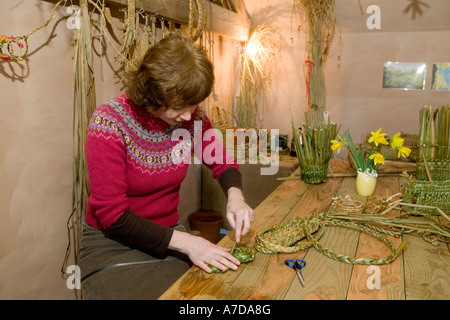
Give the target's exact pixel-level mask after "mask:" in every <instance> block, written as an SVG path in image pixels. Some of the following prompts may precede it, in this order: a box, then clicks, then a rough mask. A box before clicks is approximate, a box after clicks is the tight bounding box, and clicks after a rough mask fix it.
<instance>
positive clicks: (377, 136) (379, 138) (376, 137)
mask: <svg viewBox="0 0 450 320" xmlns="http://www.w3.org/2000/svg"><path fill="white" fill-rule="evenodd" d="M380 131H381V128H380V129H378V130H377V132H371V134H372V136H371V137H370V138H369V143H372V142H373V143H375V146H377V147H378V145H379V144H380V143H381V144H385V145H388V144H389V142H387V140H386V137H385V136H386V133H380Z"/></svg>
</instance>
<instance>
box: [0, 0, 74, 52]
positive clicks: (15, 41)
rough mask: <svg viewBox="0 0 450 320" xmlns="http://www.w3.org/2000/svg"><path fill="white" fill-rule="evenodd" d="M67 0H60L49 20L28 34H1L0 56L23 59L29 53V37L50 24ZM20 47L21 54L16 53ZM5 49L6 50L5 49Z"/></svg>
mask: <svg viewBox="0 0 450 320" xmlns="http://www.w3.org/2000/svg"><path fill="white" fill-rule="evenodd" d="M66 1H67V0H60V1H58V2H57V3H56V4H55V5H54V7H53V9H52V11H51V13H50V17H49V18H48V19H47V21H46V22H45V23H44V24H42V25H41V26H39V27H37V28H35V29H34V30H32V31H30V32H28V33H27V34H24V35H22V36H19V37H14V36H9V37H8V36H5V35H2V36H0V58H1V59H2V60H4V61H22V60H23V59H24V58H25V57H26V55H27V54H28V51H29V50H28V38H29V37H30V36H31V35H33V34H34V33H35V32H37V31H39V30H41V29H42V28H45V27H47V26H48V24H49V23H50V22H51V21H52V20H53V19H54V18H55V16H54V14H55V11H56V9H57V8H58V7H59V6H60V5H61V3H63V2H66ZM15 47H16V49H19V54H16V51H15V49H14V48H15ZM4 50H5V51H4Z"/></svg>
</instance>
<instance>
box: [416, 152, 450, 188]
mask: <svg viewBox="0 0 450 320" xmlns="http://www.w3.org/2000/svg"><path fill="white" fill-rule="evenodd" d="M420 151H421V152H422V151H423V154H424V156H425V158H426V166H427V167H428V171H429V172H430V176H431V179H432V180H433V181H435V180H437V181H443V180H449V179H450V150H449V148H448V147H445V146H422V147H421V148H420ZM416 177H417V179H419V180H428V175H427V171H426V168H425V162H424V160H423V157H422V156H421V157H419V159H418V161H417V173H416Z"/></svg>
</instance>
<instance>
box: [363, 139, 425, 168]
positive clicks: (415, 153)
mask: <svg viewBox="0 0 450 320" xmlns="http://www.w3.org/2000/svg"><path fill="white" fill-rule="evenodd" d="M370 137H371V135H370V134H368V135H366V138H365V141H364V150H365V152H366V154H368V153H369V152H370V149H371V148H372V144H370V143H369V142H368V141H369V138H370ZM399 137H400V138H402V139H403V140H405V141H404V142H403V146H404V147H408V148H410V149H411V154H410V155H409V159H411V160H414V161H417V160H418V158H419V136H418V135H417V134H409V133H403V132H401V133H400V136H399ZM390 149H391V147H390V146H385V145H383V146H382V147H381V150H380V153H381V154H386V152H388V151H389V150H390ZM386 159H387V160H399V158H398V155H397V152H396V151H392V152H391V153H390V154H389V155H388V156H387V158H386Z"/></svg>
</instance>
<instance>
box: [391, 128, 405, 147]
mask: <svg viewBox="0 0 450 320" xmlns="http://www.w3.org/2000/svg"><path fill="white" fill-rule="evenodd" d="M403 142H405V140H404V139H402V138H400V132H399V133H397V134H396V135H395V136H393V137H392V138H391V147H392V148H394V149H396V148H397V149H399V148H400V147H401V146H403Z"/></svg>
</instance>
